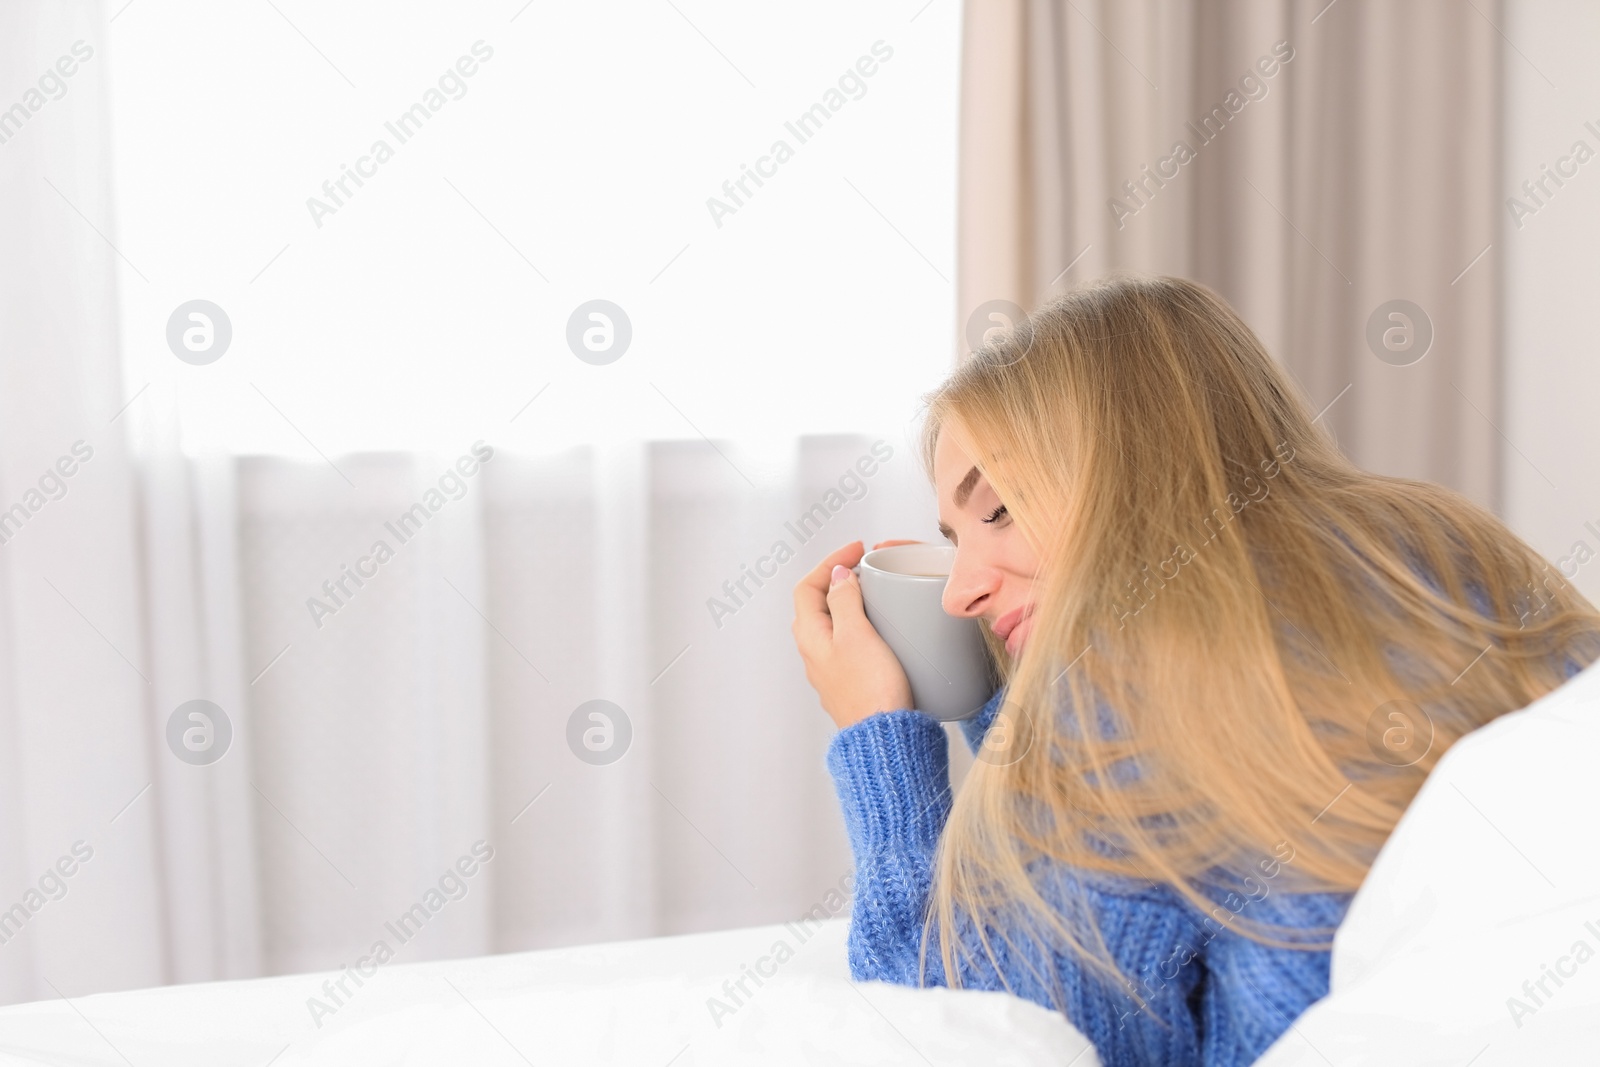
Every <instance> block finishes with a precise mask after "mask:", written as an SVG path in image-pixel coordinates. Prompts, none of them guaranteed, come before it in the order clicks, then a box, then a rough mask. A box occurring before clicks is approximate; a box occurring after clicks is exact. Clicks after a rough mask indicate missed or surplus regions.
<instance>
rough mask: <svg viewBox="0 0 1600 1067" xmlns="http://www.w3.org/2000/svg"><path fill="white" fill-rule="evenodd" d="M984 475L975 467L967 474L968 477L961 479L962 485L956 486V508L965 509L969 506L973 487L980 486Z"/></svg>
mask: <svg viewBox="0 0 1600 1067" xmlns="http://www.w3.org/2000/svg"><path fill="white" fill-rule="evenodd" d="M982 474H983V472H982V471H980V470H978V468H977V467H973V468H972V469H971V470H969V471H968V472H967V475H966V477H964V478H962V479H961V481H960V483H959V484H958V485H957V486H956V494H955V502H956V507H958V508H964V507H966V506H967V498H968V497H970V496H972V490H973V487H974V486H976V485H977V484H978V479H979V478H980V477H982Z"/></svg>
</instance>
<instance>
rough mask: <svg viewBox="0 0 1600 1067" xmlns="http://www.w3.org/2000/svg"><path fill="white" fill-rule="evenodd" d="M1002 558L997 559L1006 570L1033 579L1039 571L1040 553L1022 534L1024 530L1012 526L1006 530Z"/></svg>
mask: <svg viewBox="0 0 1600 1067" xmlns="http://www.w3.org/2000/svg"><path fill="white" fill-rule="evenodd" d="M1001 555H1002V557H1003V558H1002V559H1001V560H999V561H997V562H999V564H1000V566H1001V567H1003V568H1004V569H1005V570H1006V571H1008V572H1010V573H1012V574H1016V575H1020V576H1021V577H1024V578H1029V579H1032V578H1034V577H1036V576H1037V575H1038V573H1039V555H1038V553H1036V552H1035V551H1034V550H1033V546H1032V545H1031V544H1029V543H1028V539H1027V538H1026V537H1024V536H1023V535H1022V531H1021V530H1019V529H1017V528H1016V526H1012V527H1011V528H1010V529H1008V530H1007V531H1006V539H1005V544H1004V546H1003V548H1002V552H1001Z"/></svg>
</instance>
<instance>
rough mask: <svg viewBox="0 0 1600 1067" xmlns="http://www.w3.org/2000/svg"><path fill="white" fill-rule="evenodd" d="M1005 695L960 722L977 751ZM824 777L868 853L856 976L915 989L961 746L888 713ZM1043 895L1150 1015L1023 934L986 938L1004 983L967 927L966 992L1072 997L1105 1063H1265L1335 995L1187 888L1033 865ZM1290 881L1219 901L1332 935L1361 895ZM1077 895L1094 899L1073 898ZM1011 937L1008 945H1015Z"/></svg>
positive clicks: (939, 981) (856, 907)
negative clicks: (1133, 987) (1294, 885)
mask: <svg viewBox="0 0 1600 1067" xmlns="http://www.w3.org/2000/svg"><path fill="white" fill-rule="evenodd" d="M1003 695H1004V690H1002V691H1000V692H997V693H996V694H995V695H994V696H993V697H992V698H990V700H989V702H988V703H987V704H985V705H984V708H983V711H982V712H981V713H980V714H979V716H977V717H976V718H974V719H971V720H968V721H966V722H963V723H962V724H961V726H962V729H963V731H964V732H965V734H966V738H967V743H968V745H969V746H970V747H971V748H972V749H973V750H974V751H977V748H978V745H979V744H980V743H981V741H982V738H983V734H984V731H986V730H987V729H988V727H989V724H990V723H991V722H992V721H993V719H994V715H995V713H996V712H997V711H998V710H999V707H1000V704H1001V701H1002V699H1003ZM827 766H828V770H829V771H830V773H831V774H832V775H833V779H834V786H835V789H836V790H837V792H838V795H839V801H840V803H841V805H842V806H843V810H844V820H845V827H846V830H847V831H848V833H849V835H850V845H851V848H852V850H853V851H854V853H855V861H856V876H855V900H854V902H853V906H852V912H851V919H850V932H849V942H848V944H849V960H850V973H851V975H852V976H853V977H855V978H856V979H857V980H860V981H866V980H870V979H880V980H882V981H886V982H895V983H898V984H901V985H913V986H914V985H917V984H919V983H918V981H917V974H918V958H919V949H920V945H921V938H922V922H923V916H924V914H925V911H926V908H927V905H928V900H929V894H930V888H931V885H932V877H933V854H934V848H935V846H936V844H937V842H938V839H939V834H940V832H941V831H942V830H943V828H944V825H945V821H946V819H947V818H948V817H949V814H950V800H951V791H950V768H949V749H948V742H947V740H946V737H945V732H944V728H943V727H942V726H941V725H940V724H939V723H937V722H935V721H934V720H933V719H931V718H929V717H928V716H926V715H923V714H922V713H921V712H918V711H913V710H909V709H902V710H899V711H890V712H883V713H880V714H877V715H872V716H869V717H868V718H866V719H863V720H862V721H860V722H858V723H855V724H853V725H851V726H848V727H846V728H844V729H843V730H840V731H839V732H838V734H836V735H835V736H834V738H833V741H832V742H831V743H830V744H829V747H828V753H827ZM1035 877H1036V884H1037V885H1039V887H1040V890H1041V892H1043V893H1044V894H1045V896H1046V899H1049V900H1051V901H1052V902H1053V903H1057V904H1058V906H1059V911H1060V912H1061V913H1062V914H1063V915H1068V916H1070V915H1073V914H1077V913H1078V910H1079V909H1080V908H1082V907H1084V906H1085V904H1084V903H1080V901H1083V902H1086V905H1087V906H1088V907H1090V908H1092V909H1093V911H1094V914H1095V918H1096V921H1097V923H1098V925H1099V928H1100V931H1101V934H1102V936H1103V937H1104V938H1105V940H1106V945H1107V947H1108V948H1109V949H1110V950H1111V955H1112V957H1113V958H1114V959H1115V961H1116V963H1117V966H1118V967H1119V968H1120V969H1121V970H1122V973H1123V974H1124V975H1126V976H1128V977H1129V978H1130V979H1132V980H1133V981H1134V982H1136V983H1137V985H1138V988H1139V990H1140V993H1141V995H1142V996H1143V997H1144V998H1145V1000H1146V1005H1145V1007H1144V1008H1143V1009H1141V1008H1140V1007H1139V1004H1138V1002H1137V1001H1135V1000H1134V999H1133V998H1132V997H1131V996H1129V995H1128V994H1127V993H1125V992H1124V991H1122V990H1121V989H1119V988H1117V987H1116V986H1114V985H1112V984H1110V983H1108V982H1107V981H1106V980H1104V979H1103V978H1101V977H1100V976H1099V975H1098V974H1097V973H1096V972H1092V971H1091V970H1089V968H1088V967H1087V966H1086V965H1085V964H1083V963H1082V962H1081V961H1080V960H1078V959H1077V958H1076V957H1075V956H1074V955H1073V954H1071V953H1070V952H1051V953H1050V954H1049V958H1048V959H1042V958H1040V950H1039V949H1038V948H1037V947H1036V946H1035V945H1034V944H1033V943H1032V942H1031V941H1029V940H1028V939H1027V938H1026V937H1024V936H1023V935H1022V934H1021V933H1020V932H1019V931H997V930H993V929H990V930H989V931H988V935H989V939H990V944H991V945H992V947H993V948H994V951H995V955H996V956H997V957H998V959H999V963H1000V967H999V970H998V972H997V971H996V969H995V967H994V966H993V965H992V964H991V963H990V961H989V960H988V958H987V957H986V956H985V955H984V954H983V952H982V949H981V947H980V942H979V941H978V939H977V935H976V931H975V930H973V929H971V928H970V919H969V920H968V922H969V925H968V927H967V928H965V929H963V931H962V940H963V942H964V943H965V944H966V945H968V947H969V948H971V950H972V956H971V958H968V959H963V958H962V957H961V956H958V957H957V958H958V959H960V960H962V964H963V965H962V969H961V978H962V982H961V984H962V986H963V987H964V988H969V989H990V990H998V989H1004V988H1006V986H1005V985H1003V984H1002V983H1001V980H1000V976H1001V975H1002V974H1003V975H1004V977H1005V980H1006V982H1008V983H1009V984H1010V989H1011V991H1012V992H1013V993H1015V994H1017V995H1018V996H1022V997H1025V998H1027V999H1028V1000H1032V1001H1034V1002H1036V1003H1038V1004H1041V1005H1043V1006H1045V1007H1047V1008H1052V1009H1053V1008H1054V1007H1055V1004H1054V1003H1053V1002H1052V995H1051V983H1054V982H1059V983H1060V986H1061V989H1062V991H1063V993H1064V994H1065V999H1066V1005H1067V1012H1066V1014H1067V1018H1068V1019H1069V1020H1070V1021H1071V1022H1072V1024H1073V1025H1074V1026H1076V1027H1077V1028H1078V1029H1079V1030H1081V1031H1083V1033H1084V1034H1085V1035H1087V1036H1088V1038H1089V1040H1091V1041H1092V1042H1094V1046H1095V1049H1096V1050H1097V1051H1098V1052H1099V1054H1100V1059H1101V1061H1102V1062H1103V1063H1104V1064H1105V1067H1133V1065H1136V1064H1159V1065H1162V1067H1184V1065H1190V1064H1204V1065H1207V1067H1232V1065H1234V1064H1247V1063H1250V1062H1252V1061H1254V1060H1255V1059H1256V1058H1257V1057H1258V1056H1260V1055H1261V1053H1262V1052H1264V1051H1265V1050H1266V1048H1267V1046H1269V1045H1270V1044H1272V1042H1273V1041H1274V1040H1276V1039H1277V1037H1278V1035H1279V1034H1281V1033H1282V1032H1283V1031H1284V1030H1285V1029H1286V1028H1287V1027H1288V1025H1289V1023H1290V1022H1292V1021H1293V1020H1294V1019H1295V1017H1296V1016H1298V1015H1299V1014H1300V1013H1301V1012H1302V1011H1304V1010H1305V1009H1306V1007H1307V1006H1308V1005H1310V1004H1311V1003H1312V1002H1313V1001H1315V1000H1317V999H1318V998H1319V997H1322V996H1324V995H1326V993H1327V991H1328V963H1329V953H1328V952H1326V951H1320V952H1319V951H1309V952H1308V951H1304V950H1296V949H1288V948H1284V949H1278V948H1271V947H1268V946H1265V945H1262V944H1260V943H1258V942H1255V941H1252V940H1250V939H1249V938H1246V937H1244V936H1243V935H1240V934H1237V933H1234V932H1232V931H1230V930H1227V929H1226V928H1223V927H1221V925H1220V924H1219V923H1218V922H1217V921H1216V920H1215V919H1213V920H1211V921H1210V922H1209V923H1207V922H1206V919H1207V916H1206V915H1205V914H1204V913H1202V912H1200V911H1198V910H1196V909H1195V908H1194V907H1193V905H1191V904H1189V903H1188V902H1187V901H1185V900H1183V899H1182V898H1181V897H1179V896H1178V895H1177V894H1176V893H1174V892H1173V891H1171V890H1170V889H1166V888H1157V887H1151V886H1149V885H1146V884H1144V883H1140V882H1130V881H1124V880H1121V879H1117V878H1114V877H1112V876H1108V875H1105V874H1102V873H1098V872H1096V873H1089V872H1076V871H1071V870H1067V869H1065V868H1063V867H1061V866H1060V865H1055V866H1054V867H1053V868H1051V869H1048V870H1036V872H1035ZM1276 885H1277V883H1275V882H1271V881H1268V880H1263V881H1262V882H1261V883H1259V885H1258V887H1257V888H1256V889H1255V890H1254V893H1255V894H1258V895H1259V894H1260V893H1261V889H1260V886H1267V887H1268V888H1267V890H1266V892H1265V895H1264V896H1259V897H1258V899H1249V900H1248V903H1246V902H1245V901H1246V899H1247V898H1245V897H1235V898H1234V899H1233V900H1232V901H1225V900H1222V899H1219V903H1221V904H1222V905H1223V906H1224V907H1229V908H1230V909H1231V910H1233V911H1236V912H1241V913H1242V914H1245V915H1247V916H1252V917H1255V918H1258V919H1262V920H1266V921H1268V922H1272V923H1281V924H1283V925H1286V926H1292V927H1295V928H1309V927H1318V926H1321V927H1325V928H1326V927H1333V926H1337V925H1338V923H1339V922H1340V921H1341V920H1342V919H1343V918H1344V913H1345V909H1346V908H1347V907H1348V905H1349V902H1350V896H1349V894H1290V893H1285V892H1281V891H1279V890H1278V889H1277V888H1272V887H1274V886H1276ZM1074 887H1076V888H1077V889H1079V890H1080V891H1081V893H1082V894H1083V895H1081V896H1080V895H1078V894H1076V893H1072V892H1071V889H1072V888H1074ZM1007 933H1009V934H1010V935H1011V937H1012V939H1013V943H1012V945H1010V946H1008V945H1007V944H1006V942H1005V941H1004V940H1003V939H1002V935H1003V934H1007ZM927 979H928V981H927V984H929V985H948V984H949V983H948V981H947V980H946V977H945V974H944V968H943V964H942V962H941V960H940V958H939V954H938V948H937V942H936V941H934V940H932V939H930V943H929V952H928V959H927Z"/></svg>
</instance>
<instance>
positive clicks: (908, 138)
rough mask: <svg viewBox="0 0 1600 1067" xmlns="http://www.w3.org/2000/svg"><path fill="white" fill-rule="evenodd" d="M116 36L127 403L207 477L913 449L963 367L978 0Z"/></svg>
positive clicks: (567, 7)
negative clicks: (728, 439)
mask: <svg viewBox="0 0 1600 1067" xmlns="http://www.w3.org/2000/svg"><path fill="white" fill-rule="evenodd" d="M113 14H114V16H115V17H114V19H113V21H112V22H111V24H110V27H109V30H108V45H109V47H108V48H107V56H108V66H109V67H110V68H111V69H110V71H109V75H110V79H111V84H112V101H111V103H112V113H113V136H114V139H115V143H114V148H115V171H114V178H113V181H114V191H115V198H116V206H117V218H116V219H115V221H114V226H113V229H112V231H111V232H112V233H113V234H114V236H113V239H114V240H115V241H116V244H117V247H118V248H119V250H120V251H121V253H122V255H123V256H124V257H125V259H126V263H125V264H124V265H122V266H121V268H120V270H121V273H120V286H121V294H120V295H121V311H122V327H121V329H122V339H123V346H124V366H125V368H126V376H127V377H126V380H125V382H124V389H125V396H128V397H132V396H134V395H135V394H136V393H137V392H138V390H140V389H141V388H145V390H146V391H145V393H144V394H143V395H141V396H140V397H139V399H138V400H135V401H134V402H133V404H132V405H131V406H130V407H129V409H128V412H129V417H130V419H131V420H132V421H133V422H134V424H135V425H136V426H142V427H144V428H146V429H150V428H152V427H170V426H171V425H174V424H175V425H177V426H178V427H179V428H180V433H181V440H182V442H183V445H184V447H185V448H186V449H189V450H209V449H215V448H222V449H226V450H230V451H238V452H269V453H283V454H288V455H304V456H307V457H308V458H315V455H314V452H313V451H312V450H313V449H315V450H316V451H320V452H322V453H324V454H328V455H335V454H338V453H340V452H345V451H350V450H365V449H388V448H405V449H409V448H432V447H439V448H443V449H447V450H450V449H457V450H458V449H459V448H460V447H461V446H462V445H463V444H464V443H466V442H470V441H473V440H475V439H478V438H486V439H488V440H490V441H492V442H493V443H495V444H496V445H506V446H510V447H512V448H513V449H520V450H527V451H545V450H548V449H555V448H561V447H566V446H568V445H571V444H573V443H575V442H579V441H585V440H590V439H594V438H599V437H614V436H644V437H665V438H674V437H698V436H699V434H701V433H704V434H706V435H709V436H711V437H713V438H715V437H719V436H738V437H747V438H752V439H759V438H766V437H773V436H782V435H791V434H794V433H799V432H825V431H842V430H858V429H863V428H873V427H880V426H891V427H894V426H901V425H903V424H905V423H906V422H907V421H908V420H909V419H911V418H912V417H913V416H914V414H915V411H916V398H917V394H918V393H920V392H921V391H922V390H924V389H927V388H929V387H930V386H932V385H933V384H934V383H935V382H937V381H938V380H939V378H940V377H942V375H943V374H944V372H945V371H946V369H947V367H948V365H949V361H950V358H951V355H952V351H953V348H952V346H953V335H954V327H953V310H952V308H953V290H952V284H951V283H952V281H953V278H954V239H955V220H954V201H955V152H956V114H957V76H958V70H959V25H960V8H959V5H958V4H957V3H956V2H955V0H933V2H931V3H924V0H911V2H909V3H906V4H896V5H878V4H873V5H862V4H852V3H844V2H826V3H806V4H794V5H785V6H782V7H780V6H777V5H768V4H739V3H732V2H723V0H628V2H608V3H597V4H577V3H571V4H552V3H548V2H546V0H537V2H534V3H531V4H526V5H525V4H524V0H506V2H504V3H472V4H465V3H464V4H451V5H444V4H424V3H418V2H409V3H388V2H386V3H377V2H365V3H345V4H338V5H329V4H316V3H311V2H309V0H272V2H271V3H268V2H261V3H250V4H216V3H207V2H202V0H160V2H152V0H135V2H133V3H131V4H129V5H127V6H126V7H122V8H121V9H120V10H113ZM480 42H481V43H480ZM468 72H470V73H468ZM802 117H807V118H806V121H805V122H802ZM780 142H781V143H782V144H783V145H785V146H786V149H787V151H784V150H782V149H779V147H778V145H779V143H780ZM380 144H381V145H382V146H383V147H382V148H380V147H379V146H380ZM747 167H748V168H750V170H758V171H762V172H765V176H764V177H762V178H761V182H760V184H759V185H758V184H756V182H755V179H753V178H750V177H748V176H747V175H748V172H747V170H746V168H747ZM349 174H354V175H355V176H354V177H350V176H348V175H349ZM363 175H364V176H363ZM741 178H743V183H742V184H743V188H742V189H741V188H740V180H741ZM358 179H359V182H358ZM325 183H326V184H325ZM725 183H726V185H725ZM735 197H737V199H735ZM313 198H314V199H315V201H316V203H315V204H311V203H308V201H311V200H313ZM710 198H717V199H718V200H719V201H721V203H722V204H723V205H726V207H727V208H728V209H730V210H728V211H724V210H723V209H722V208H720V207H719V208H717V210H716V212H713V210H712V208H711V207H710V206H708V199H710ZM714 215H715V216H720V219H719V218H717V217H714ZM719 221H720V225H719V224H718V222H719ZM596 299H603V300H607V301H610V302H612V303H614V304H616V305H618V306H620V307H621V308H622V309H623V311H624V312H625V313H626V315H627V317H628V319H629V322H630V324H631V334H632V336H631V341H630V342H629V346H628V348H627V350H626V352H625V353H624V354H623V355H622V356H621V357H620V358H619V359H617V360H616V361H615V362H613V363H610V364H607V365H603V366H597V365H591V364H590V363H586V362H584V361H582V360H580V359H579V358H577V357H576V356H575V355H574V354H573V352H572V351H570V350H569V348H568V345H567V341H566V337H567V330H568V320H569V317H570V316H571V315H572V313H573V312H574V310H575V309H576V308H577V307H578V306H579V305H580V304H583V303H585V302H587V301H591V300H596ZM192 300H205V301H210V302H212V303H214V304H215V305H216V306H218V307H220V308H221V309H222V310H223V312H224V313H225V314H226V316H227V317H228V320H229V322H230V324H231V329H232V338H231V341H230V342H229V346H228V348H227V350H226V351H225V352H224V353H223V354H222V355H221V356H220V357H219V358H217V359H216V360H215V362H211V363H207V364H204V365H192V364H191V363H189V362H184V361H182V360H180V359H179V358H178V357H177V356H175V355H174V352H173V350H172V349H171V347H169V339H168V325H169V318H171V317H172V315H173V313H174V311H175V309H178V308H179V307H180V305H183V304H185V303H186V302H188V301H192ZM588 325H589V327H590V328H593V329H598V330H600V331H601V332H600V333H599V334H595V335H592V337H591V340H592V341H593V342H594V343H596V344H602V343H604V341H605V337H604V333H605V330H606V327H605V324H604V322H603V321H602V320H594V321H593V322H590V323H589V324H588ZM617 325H618V324H616V323H612V324H611V328H612V329H613V330H614V329H616V328H617ZM217 327H218V324H216V323H211V325H210V329H211V330H212V331H213V333H212V335H211V337H210V339H209V341H208V338H207V325H206V322H205V320H203V319H189V318H187V317H182V321H180V322H179V323H178V328H177V330H176V335H177V337H178V338H179V342H178V343H179V344H180V346H182V345H184V344H188V345H190V346H193V347H194V348H195V349H196V350H197V351H198V353H199V358H203V357H204V355H206V354H207V349H206V347H205V346H206V345H207V344H208V343H209V344H211V345H212V346H215V345H216V343H217V342H216V334H215V332H214V331H215V330H216V329H217ZM185 334H187V336H188V340H187V342H185V341H184V340H183V338H184V335H185ZM614 336H615V335H614V334H613V337H614ZM613 343H615V341H614V340H613ZM209 351H215V348H214V347H213V348H211V349H210V350H209ZM541 390H542V392H541ZM535 396H537V399H536V400H534V399H533V398H534V397H535ZM530 400H532V403H531V404H529V403H528V402H529V401H530ZM525 405H526V406H525ZM519 412H520V414H519Z"/></svg>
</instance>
